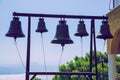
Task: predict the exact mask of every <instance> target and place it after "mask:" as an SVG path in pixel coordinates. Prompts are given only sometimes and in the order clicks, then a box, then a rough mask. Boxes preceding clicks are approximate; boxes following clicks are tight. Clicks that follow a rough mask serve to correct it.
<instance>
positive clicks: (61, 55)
mask: <svg viewBox="0 0 120 80" xmlns="http://www.w3.org/2000/svg"><path fill="white" fill-rule="evenodd" d="M63 51H64V46H62V51H61V54H60V59H59V63H58V67H59V66H60V64H61V61H62V57H63Z"/></svg>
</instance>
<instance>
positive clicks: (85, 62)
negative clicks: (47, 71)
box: [52, 52, 120, 80]
mask: <svg viewBox="0 0 120 80" xmlns="http://www.w3.org/2000/svg"><path fill="white" fill-rule="evenodd" d="M96 56H97V63H98V64H97V67H98V78H99V80H103V78H104V80H108V54H107V53H104V54H102V53H101V52H97V53H96ZM93 59H94V55H93ZM116 65H117V74H118V75H120V56H117V57H116ZM89 66H90V54H89V53H87V54H86V55H85V56H84V57H78V56H76V57H74V59H73V60H71V61H69V62H67V63H66V64H63V65H61V66H59V71H60V72H89V70H90V68H89ZM95 70H96V68H95V63H94V62H93V65H92V71H93V72H95ZM52 80H89V76H83V75H71V76H70V75H55V76H54V77H53V79H52ZM93 80H95V76H93Z"/></svg>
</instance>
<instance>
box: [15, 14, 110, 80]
mask: <svg viewBox="0 0 120 80" xmlns="http://www.w3.org/2000/svg"><path fill="white" fill-rule="evenodd" d="M13 16H23V17H28V34H27V57H26V78H25V80H29V79H30V77H29V76H30V75H33V77H32V78H31V79H30V80H32V79H34V77H35V76H36V75H85V76H86V75H88V76H89V78H90V80H92V76H96V80H98V70H97V59H96V38H95V19H106V20H107V19H108V17H106V16H83V15H57V14H33V13H16V12H13ZM31 17H47V18H72V19H91V32H90V71H89V72H30V47H31ZM93 51H94V59H95V65H96V67H95V68H96V71H95V72H92V65H93V64H92V60H93V57H92V54H93Z"/></svg>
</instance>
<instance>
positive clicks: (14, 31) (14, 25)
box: [6, 17, 25, 39]
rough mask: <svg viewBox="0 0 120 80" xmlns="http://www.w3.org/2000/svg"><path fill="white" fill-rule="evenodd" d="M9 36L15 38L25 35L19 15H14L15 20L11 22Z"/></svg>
mask: <svg viewBox="0 0 120 80" xmlns="http://www.w3.org/2000/svg"><path fill="white" fill-rule="evenodd" d="M6 36H7V37H13V38H14V39H16V38H18V37H25V35H24V34H23V32H22V28H21V22H20V21H19V18H18V17H13V20H12V21H11V23H10V28H9V31H8V33H7V34H6Z"/></svg>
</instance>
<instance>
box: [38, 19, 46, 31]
mask: <svg viewBox="0 0 120 80" xmlns="http://www.w3.org/2000/svg"><path fill="white" fill-rule="evenodd" d="M36 32H40V33H43V32H48V30H47V29H46V25H45V22H44V19H43V18H40V19H39V22H38V27H37V30H36Z"/></svg>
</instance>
